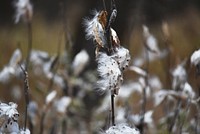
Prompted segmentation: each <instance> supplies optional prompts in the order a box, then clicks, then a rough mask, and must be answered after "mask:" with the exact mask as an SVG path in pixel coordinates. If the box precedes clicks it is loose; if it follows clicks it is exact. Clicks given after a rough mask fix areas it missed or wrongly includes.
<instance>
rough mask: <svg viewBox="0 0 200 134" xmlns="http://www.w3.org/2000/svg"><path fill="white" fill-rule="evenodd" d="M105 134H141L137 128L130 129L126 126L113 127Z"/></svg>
mask: <svg viewBox="0 0 200 134" xmlns="http://www.w3.org/2000/svg"><path fill="white" fill-rule="evenodd" d="M104 134H140V131H139V130H138V129H137V128H130V127H129V126H128V125H126V124H119V125H117V126H111V127H110V128H109V129H108V130H106V132H105V133H104Z"/></svg>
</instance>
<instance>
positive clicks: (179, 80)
mask: <svg viewBox="0 0 200 134" xmlns="http://www.w3.org/2000/svg"><path fill="white" fill-rule="evenodd" d="M172 76H173V82H172V87H173V89H177V88H181V89H183V87H184V84H185V82H186V81H187V72H186V70H185V68H184V67H183V65H178V66H177V67H176V68H175V69H174V70H173V72H172Z"/></svg>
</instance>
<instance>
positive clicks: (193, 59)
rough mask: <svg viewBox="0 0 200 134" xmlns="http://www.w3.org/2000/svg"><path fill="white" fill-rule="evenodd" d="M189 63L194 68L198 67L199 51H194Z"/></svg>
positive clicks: (199, 61)
mask: <svg viewBox="0 0 200 134" xmlns="http://www.w3.org/2000/svg"><path fill="white" fill-rule="evenodd" d="M190 62H191V63H192V64H194V65H195V66H196V65H198V64H199V63H200V49H199V50H196V51H195V52H194V53H193V54H192V56H191V58H190Z"/></svg>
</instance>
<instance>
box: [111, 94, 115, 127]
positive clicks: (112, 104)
mask: <svg viewBox="0 0 200 134" xmlns="http://www.w3.org/2000/svg"><path fill="white" fill-rule="evenodd" d="M114 98H115V95H114V93H113V92H112V91H111V121H112V122H111V123H112V126H115V104H114Z"/></svg>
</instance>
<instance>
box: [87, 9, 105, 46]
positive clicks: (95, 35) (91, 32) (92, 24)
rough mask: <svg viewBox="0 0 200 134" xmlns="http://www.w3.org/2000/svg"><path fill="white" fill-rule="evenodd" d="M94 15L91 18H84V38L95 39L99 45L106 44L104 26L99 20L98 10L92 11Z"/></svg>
mask: <svg viewBox="0 0 200 134" xmlns="http://www.w3.org/2000/svg"><path fill="white" fill-rule="evenodd" d="M93 14H94V17H93V18H92V19H85V20H84V25H85V27H86V29H85V32H86V38H87V39H88V40H89V39H92V40H93V41H96V42H97V43H98V44H99V45H101V46H104V45H105V44H106V39H105V35H104V28H103V26H102V25H101V23H100V22H99V18H98V16H99V15H100V12H97V11H94V13H93Z"/></svg>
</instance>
